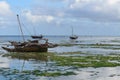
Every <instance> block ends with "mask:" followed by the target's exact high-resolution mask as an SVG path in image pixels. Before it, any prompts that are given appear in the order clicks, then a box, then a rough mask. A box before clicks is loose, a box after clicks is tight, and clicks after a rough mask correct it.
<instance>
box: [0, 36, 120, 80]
mask: <svg viewBox="0 0 120 80" xmlns="http://www.w3.org/2000/svg"><path fill="white" fill-rule="evenodd" d="M60 39H61V38H59V39H58V41H62V42H59V44H58V46H57V47H55V48H49V50H48V52H47V53H32V52H31V53H8V52H5V51H4V50H3V49H1V48H0V50H1V52H0V53H1V54H0V78H1V79H2V80H118V79H119V78H120V72H119V70H120V50H119V48H120V43H119V37H110V38H109V37H103V38H101V37H100V38H99V37H89V38H87V37H81V39H80V40H77V41H75V42H73V41H72V42H71V41H68V40H67V41H65V40H60ZM63 39H64V38H63ZM55 40H56V39H55ZM55 40H54V42H55ZM56 43H58V42H56ZM2 44H3V43H2ZM2 44H1V45H2ZM4 44H6V43H4Z"/></svg>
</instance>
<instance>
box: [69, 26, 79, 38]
mask: <svg viewBox="0 0 120 80" xmlns="http://www.w3.org/2000/svg"><path fill="white" fill-rule="evenodd" d="M69 38H70V39H77V38H78V36H77V35H74V34H73V27H72V35H71V36H70V37H69Z"/></svg>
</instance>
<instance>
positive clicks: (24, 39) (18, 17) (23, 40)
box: [17, 14, 25, 42]
mask: <svg viewBox="0 0 120 80" xmlns="http://www.w3.org/2000/svg"><path fill="white" fill-rule="evenodd" d="M17 20H18V23H19V26H20V31H21V34H22V38H23V41H24V42H25V38H24V34H23V31H22V27H21V24H20V19H19V15H18V14H17Z"/></svg>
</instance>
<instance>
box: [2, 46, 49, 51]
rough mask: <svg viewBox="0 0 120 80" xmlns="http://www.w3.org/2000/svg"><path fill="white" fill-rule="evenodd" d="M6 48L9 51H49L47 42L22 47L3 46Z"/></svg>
mask: <svg viewBox="0 0 120 80" xmlns="http://www.w3.org/2000/svg"><path fill="white" fill-rule="evenodd" d="M2 48H3V49H4V50H6V51H8V52H47V51H48V46H47V45H46V44H40V45H37V44H30V45H28V44H27V45H25V46H20V47H14V48H8V47H2Z"/></svg>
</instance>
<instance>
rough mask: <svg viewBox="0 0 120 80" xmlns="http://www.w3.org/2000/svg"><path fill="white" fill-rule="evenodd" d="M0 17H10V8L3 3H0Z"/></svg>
mask: <svg viewBox="0 0 120 80" xmlns="http://www.w3.org/2000/svg"><path fill="white" fill-rule="evenodd" d="M0 15H1V16H10V15H12V11H11V9H10V6H9V4H8V3H7V2H5V1H0Z"/></svg>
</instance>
